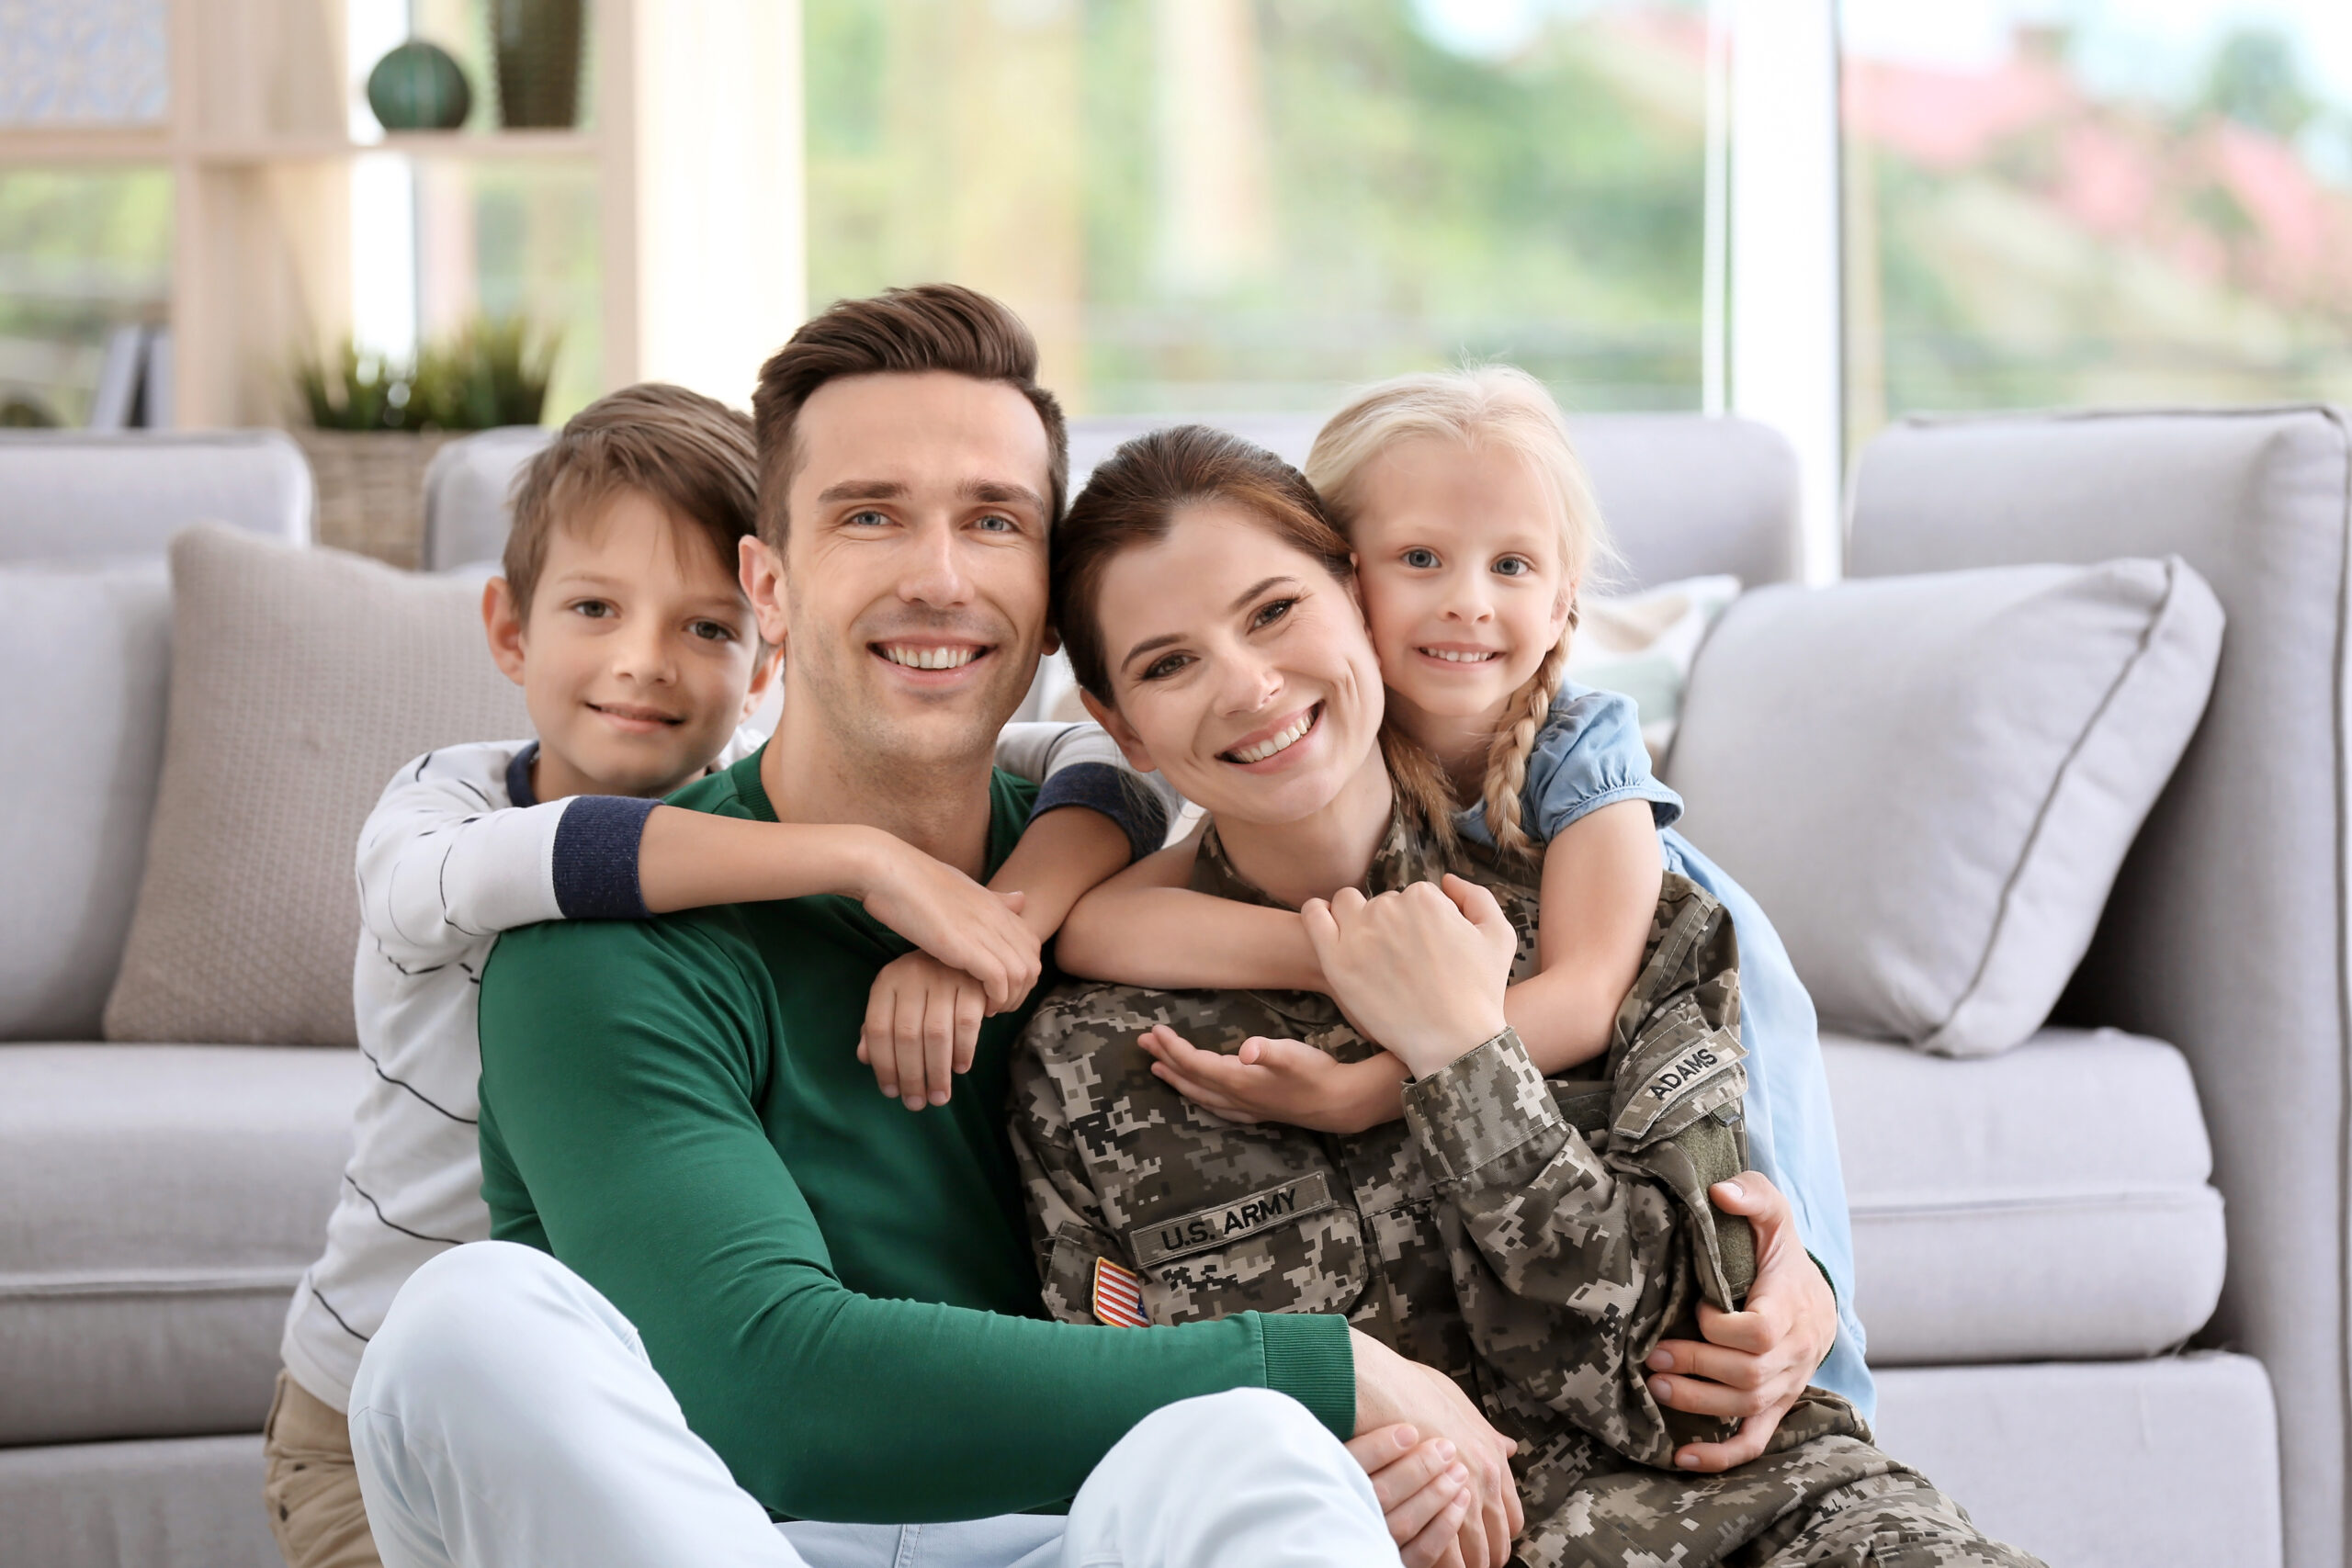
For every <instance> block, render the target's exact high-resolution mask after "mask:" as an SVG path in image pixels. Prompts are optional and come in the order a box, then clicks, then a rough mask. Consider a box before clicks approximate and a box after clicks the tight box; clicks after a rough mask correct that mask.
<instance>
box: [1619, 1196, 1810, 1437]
mask: <svg viewBox="0 0 2352 1568" xmlns="http://www.w3.org/2000/svg"><path fill="white" fill-rule="evenodd" d="M1709 1191H1710V1192H1711V1193H1712V1194H1713V1197H1714V1200H1715V1202H1716V1205H1717V1206H1718V1207H1720V1208H1722V1209H1724V1211H1726V1212H1727V1213H1735V1214H1745V1215H1746V1216H1747V1220H1748V1223H1749V1224H1752V1225H1754V1226H1755V1227H1756V1283H1755V1284H1754V1285H1752V1286H1750V1287H1749V1289H1748V1292H1747V1308H1746V1310H1744V1311H1741V1312H1718V1311H1716V1310H1715V1309H1714V1308H1713V1307H1712V1306H1709V1305H1707V1304H1706V1303H1704V1302H1702V1303H1700V1304H1699V1332H1700V1333H1701V1334H1702V1335H1704V1336H1705V1338H1704V1339H1703V1340H1690V1339H1665V1340H1660V1341H1659V1342H1658V1347H1657V1349H1655V1350H1653V1351H1651V1352H1650V1357H1649V1361H1648V1363H1647V1364H1648V1368H1649V1371H1650V1374H1651V1375H1650V1394H1651V1396H1652V1397H1653V1398H1655V1399H1656V1400H1657V1402H1658V1403H1659V1404H1668V1405H1671V1406H1673V1407H1674V1408H1675V1409H1677V1410H1687V1411H1690V1412H1691V1413H1693V1414H1695V1415H1704V1416H1729V1417H1733V1418H1736V1419H1738V1420H1739V1422H1740V1427H1739V1430H1738V1431H1737V1432H1736V1433H1735V1434H1734V1435H1733V1436H1732V1437H1731V1438H1729V1439H1727V1440H1726V1441H1724V1442H1720V1443H1690V1444H1686V1445H1685V1446H1684V1447H1683V1448H1681V1449H1680V1450H1678V1451H1677V1452H1676V1454H1675V1456H1674V1462H1675V1463H1676V1464H1678V1465H1680V1466H1681V1467H1682V1468H1683V1469H1685V1470H1696V1471H1703V1472H1708V1473H1710V1474H1712V1473H1714V1472H1719V1471H1725V1470H1729V1469H1731V1468H1732V1467H1733V1466H1734V1465H1740V1464H1746V1463H1747V1461H1749V1460H1752V1459H1754V1458H1756V1457H1757V1456H1758V1455H1759V1454H1761V1453H1762V1452H1763V1451H1764V1445H1765V1444H1767V1443H1769V1442H1770V1441H1771V1440H1772V1434H1773V1433H1774V1432H1776V1431H1778V1430H1779V1429H1780V1426H1781V1417H1782V1416H1786V1415H1787V1414H1788V1413H1789V1407H1790V1406H1791V1405H1792V1404H1795V1403H1796V1402H1797V1396H1798V1395H1799V1394H1802V1393H1804V1391H1805V1386H1806V1385H1807V1384H1808V1383H1810V1382H1812V1381H1813V1373H1814V1370H1815V1368H1817V1367H1819V1366H1820V1365H1821V1363H1822V1360H1823V1359H1824V1358H1825V1357H1826V1356H1827V1355H1828V1354H1829V1348H1830V1346H1831V1345H1832V1344H1833V1343H1835V1342H1836V1340H1837V1337H1838V1302H1837V1298H1836V1297H1835V1296H1833V1295H1831V1294H1830V1291H1829V1284H1828V1281H1827V1280H1824V1279H1823V1278H1822V1277H1821V1270H1820V1269H1817V1268H1815V1266H1814V1261H1813V1259H1812V1258H1809V1257H1807V1256H1806V1255H1805V1250H1804V1242H1802V1241H1800V1240H1799V1239H1798V1237H1797V1227H1796V1218H1795V1216H1794V1214H1793V1213H1791V1211H1790V1209H1789V1201H1788V1199H1787V1198H1786V1197H1785V1196H1783V1195H1782V1194H1781V1190H1780V1189H1779V1188H1777V1187H1774V1186H1773V1185H1772V1183H1771V1182H1770V1180H1769V1179H1766V1178H1765V1177H1764V1176H1763V1175H1761V1174H1760V1173H1758V1172H1757V1171H1753V1170H1751V1171H1747V1172H1745V1173H1744V1174H1742V1175H1740V1176H1738V1177H1736V1178H1735V1179H1732V1180H1730V1181H1719V1182H1717V1183H1716V1184H1715V1185H1714V1186H1713V1187H1712V1188H1710V1189H1709ZM1665 1372H1672V1373H1675V1374H1677V1375H1675V1376H1672V1377H1663V1376H1660V1375H1658V1374H1660V1373H1665Z"/></svg>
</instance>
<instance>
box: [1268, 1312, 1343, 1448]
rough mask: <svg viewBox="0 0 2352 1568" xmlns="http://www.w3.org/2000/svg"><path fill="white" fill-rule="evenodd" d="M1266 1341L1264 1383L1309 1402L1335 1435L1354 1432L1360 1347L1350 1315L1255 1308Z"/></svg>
mask: <svg viewBox="0 0 2352 1568" xmlns="http://www.w3.org/2000/svg"><path fill="white" fill-rule="evenodd" d="M1250 1316H1251V1317H1254V1318H1256V1319H1257V1320H1258V1336H1259V1342H1260V1343H1261V1345H1263V1346H1264V1347H1265V1353H1266V1386H1267V1387H1268V1388H1270V1389H1272V1390H1273V1391H1274V1392H1275V1393H1286V1394H1289V1395H1290V1396H1291V1397H1292V1398H1293V1399H1295V1400H1297V1401H1298V1402H1299V1403H1300V1404H1304V1405H1306V1408H1307V1410H1308V1411H1309V1412H1311V1413H1312V1414H1313V1415H1314V1416H1315V1418H1316V1419H1317V1421H1320V1422H1322V1423H1323V1425H1324V1426H1326V1427H1329V1428H1330V1431H1331V1434H1332V1436H1334V1437H1336V1438H1339V1439H1340V1441H1341V1442H1343V1443H1344V1442H1346V1441H1347V1440H1348V1439H1349V1438H1352V1437H1354V1436H1355V1435H1356V1353H1355V1347H1354V1346H1353V1345H1351V1343H1350V1342H1349V1340H1348V1320H1347V1319H1346V1318H1343V1317H1336V1316H1333V1315H1332V1314H1329V1313H1251V1314H1250Z"/></svg>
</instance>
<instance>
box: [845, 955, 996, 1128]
mask: <svg viewBox="0 0 2352 1568" xmlns="http://www.w3.org/2000/svg"><path fill="white" fill-rule="evenodd" d="M987 1011H988V997H987V995H986V993H984V992H983V991H982V990H981V989H980V983H979V982H978V980H975V979H974V978H972V976H969V975H967V974H965V973H964V972H963V971H962V970H960V969H950V968H949V967H948V966H947V965H946V964H942V963H941V962H940V961H939V960H938V959H936V958H933V956H932V955H931V954H930V953H908V954H907V955H906V956H905V957H903V958H895V959H892V960H891V961H890V962H889V963H888V964H884V965H883V966H882V972H881V973H880V974H878V975H876V976H874V988H873V990H871V991H869V992H868V993H866V998H865V1027H864V1028H862V1029H860V1030H859V1031H858V1035H857V1059H858V1060H859V1061H861V1062H864V1063H865V1065H866V1066H870V1067H872V1068H873V1069H874V1081H875V1083H876V1084H877V1085H879V1086H880V1088H881V1090H882V1092H883V1093H884V1094H887V1095H889V1096H891V1097H892V1098H893V1099H896V1100H900V1101H902V1102H903V1103H904V1104H905V1105H906V1108H907V1109H908V1110H910V1111H921V1110H922V1108H923V1107H924V1106H925V1105H944V1104H946V1103H947V1100H948V1096H949V1094H950V1092H951V1090H950V1088H949V1086H950V1084H951V1083H952V1082H953V1081H954V1078H953V1075H954V1074H956V1073H967V1072H970V1071H971V1070H972V1053H973V1051H974V1050H975V1049H976V1048H977V1047H978V1044H979V1041H980V1020H981V1018H982V1017H984V1016H985V1015H986V1013H987Z"/></svg>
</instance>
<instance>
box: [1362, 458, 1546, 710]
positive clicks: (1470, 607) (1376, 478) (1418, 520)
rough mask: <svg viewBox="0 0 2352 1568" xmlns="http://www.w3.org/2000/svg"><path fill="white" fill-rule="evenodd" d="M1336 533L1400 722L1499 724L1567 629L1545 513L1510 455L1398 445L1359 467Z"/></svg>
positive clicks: (1531, 474) (1527, 475) (1528, 471)
mask: <svg viewBox="0 0 2352 1568" xmlns="http://www.w3.org/2000/svg"><path fill="white" fill-rule="evenodd" d="M1353 489H1354V491H1355V492H1356V493H1357V494H1359V495H1361V496H1362V497H1363V501H1362V502H1361V504H1359V505H1358V506H1357V508H1356V515H1355V517H1354V519H1353V521H1352V522H1351V525H1350V527H1349V530H1348V532H1349V536H1350V541H1351V543H1352V544H1353V545H1354V546H1355V552H1356V581H1357V584H1358V586H1359V588H1360V589H1361V591H1362V592H1363V609H1364V619H1365V620H1366V621H1367V622H1369V623H1370V624H1371V627H1372V641H1373V646H1374V648H1376V649H1379V650H1380V668H1381V671H1382V673H1383V674H1384V675H1385V677H1386V679H1387V682H1388V686H1389V690H1390V691H1391V692H1393V693H1394V694H1396V696H1397V698H1398V700H1399V701H1400V702H1401V703H1402V704H1403V705H1404V708H1403V711H1402V712H1401V713H1400V714H1399V717H1400V718H1404V719H1407V720H1408V721H1410V720H1412V719H1413V718H1414V717H1415V716H1418V715H1429V716H1432V717H1440V718H1450V719H1478V720H1481V721H1485V722H1493V721H1495V720H1497V719H1498V718H1499V716H1501V714H1502V712H1503V709H1504V707H1505V705H1507V704H1508V703H1509V702H1510V698H1511V695H1512V694H1513V693H1515V692H1517V691H1518V690H1519V689H1520V687H1521V686H1523V685H1525V684H1526V683H1527V681H1528V678H1529V677H1530V676H1532V675H1533V674H1534V673H1535V671H1536V668H1537V667H1538V666H1539V665H1541V664H1542V663H1543V662H1544V656H1545V655H1547V654H1549V653H1550V652H1551V651H1552V649H1553V648H1554V647H1555V645H1556V644H1557V643H1558V642H1559V640H1560V637H1561V634H1562V633H1563V632H1564V631H1566V628H1567V615H1568V604H1569V603H1570V601H1571V599H1572V598H1573V596H1574V595H1575V592H1576V584H1575V583H1574V582H1573V581H1570V580H1569V578H1568V575H1567V569H1566V561H1565V560H1564V559H1563V558H1562V554H1561V548H1560V525H1559V523H1558V521H1557V512H1556V504H1555V502H1554V501H1553V500H1552V497H1551V492H1550V491H1547V490H1546V489H1545V488H1544V481H1543V479H1541V478H1540V477H1538V475H1537V474H1536V472H1535V469H1534V468H1533V466H1532V464H1530V463H1528V462H1527V461H1525V460H1524V459H1523V458H1521V457H1518V456H1517V455H1515V454H1513V453H1510V452H1507V451H1498V450H1494V449H1490V448H1484V447H1469V446H1462V445H1461V444H1459V443H1457V442H1452V441H1435V440H1415V441H1407V442H1402V443H1400V444H1398V445H1397V446H1394V447H1392V448H1390V449H1389V450H1388V451H1385V452H1384V453H1382V454H1381V455H1380V456H1379V457H1375V458H1374V459H1373V461H1372V462H1371V463H1369V464H1367V465H1366V466H1365V467H1364V468H1363V472H1362V474H1361V475H1360V476H1359V477H1358V478H1357V479H1356V482H1355V485H1354V487H1353Z"/></svg>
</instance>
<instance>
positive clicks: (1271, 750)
mask: <svg viewBox="0 0 2352 1568" xmlns="http://www.w3.org/2000/svg"><path fill="white" fill-rule="evenodd" d="M1322 711H1323V705H1322V704H1320V703H1317V704H1316V705H1315V706H1313V707H1311V708H1308V709H1307V710H1306V712H1305V713H1303V714H1300V715H1299V716H1297V717H1296V718H1295V719H1292V720H1291V721H1290V723H1289V724H1287V725H1285V726H1283V728H1282V729H1280V730H1279V731H1277V732H1276V733H1274V734H1272V735H1269V736H1267V737H1266V738H1265V739H1263V740H1258V741H1253V742H1251V743H1250V745H1247V746H1236V747H1235V748H1234V749H1233V750H1230V751H1227V753H1226V754H1225V755H1226V757H1227V760H1228V761H1236V762H1240V763H1242V764H1244V765H1247V764H1249V763H1250V762H1262V761H1265V760H1266V759H1267V758H1269V757H1272V756H1274V755H1276V754H1278V753H1280V752H1283V751H1287V750H1290V749H1291V748H1292V747H1294V746H1295V745H1297V744H1298V743H1299V741H1300V740H1301V739H1305V737H1306V732H1307V731H1308V730H1310V729H1312V728H1315V720H1316V718H1317V716H1318V715H1320V714H1321V713H1322Z"/></svg>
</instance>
